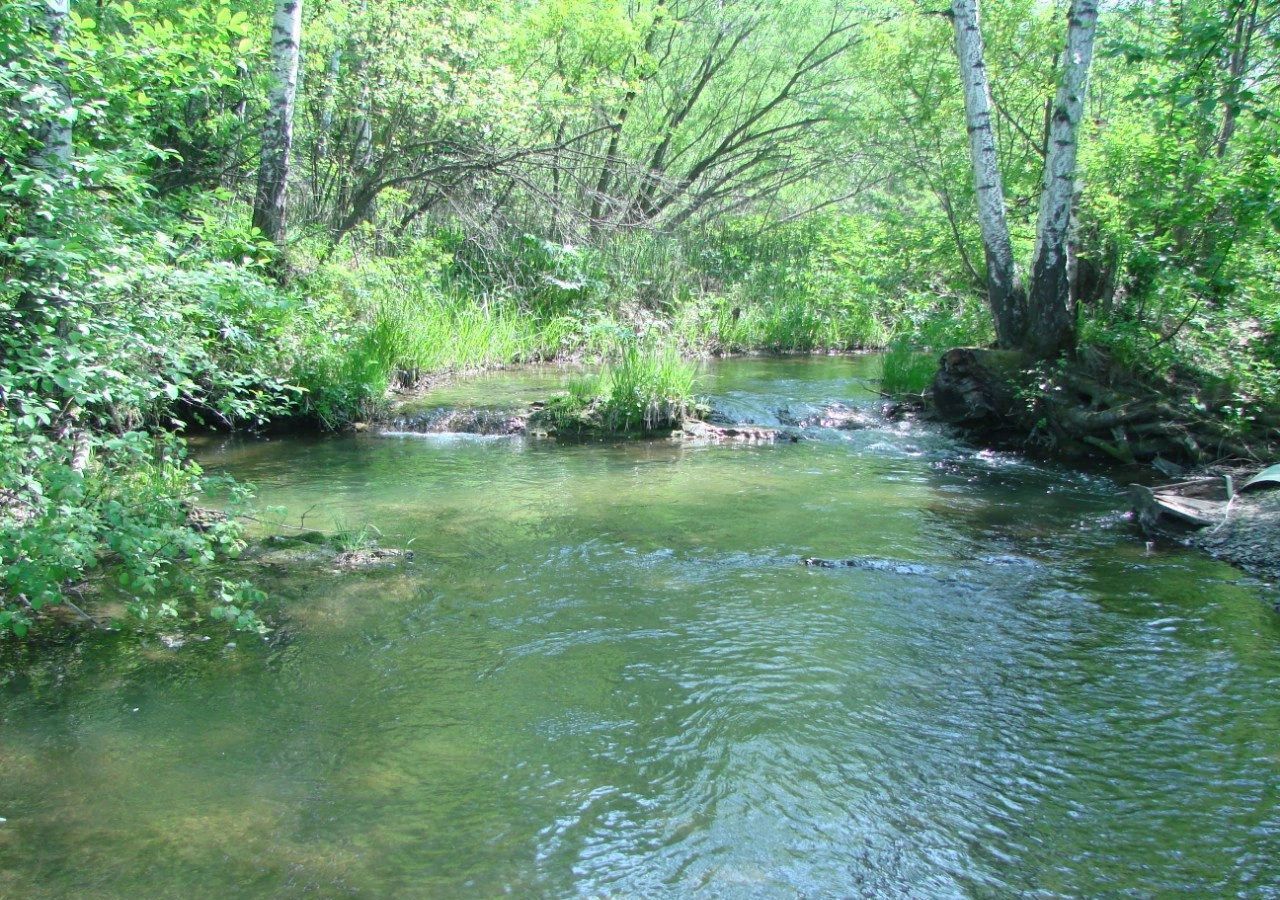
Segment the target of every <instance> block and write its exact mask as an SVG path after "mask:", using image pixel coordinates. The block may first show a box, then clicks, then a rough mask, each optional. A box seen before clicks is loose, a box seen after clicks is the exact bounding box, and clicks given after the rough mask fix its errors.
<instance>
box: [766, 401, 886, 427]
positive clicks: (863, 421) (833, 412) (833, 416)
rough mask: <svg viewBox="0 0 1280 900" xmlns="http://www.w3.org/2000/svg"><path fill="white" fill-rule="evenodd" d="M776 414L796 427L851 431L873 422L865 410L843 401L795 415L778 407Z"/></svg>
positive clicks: (784, 423)
mask: <svg viewBox="0 0 1280 900" xmlns="http://www.w3.org/2000/svg"><path fill="white" fill-rule="evenodd" d="M776 415H777V417H778V421H779V422H781V423H782V424H783V425H790V426H794V427H796V428H834V429H837V430H840V431H851V430H853V429H855V428H866V427H868V426H869V425H871V424H873V422H874V419H873V418H872V416H871V415H870V414H868V412H867V411H866V410H864V409H856V408H854V407H852V406H846V405H845V404H843V403H833V404H831V405H830V406H826V407H823V408H822V409H819V410H815V411H813V412H809V413H805V414H802V415H796V414H795V413H794V412H792V411H791V410H789V409H780V410H778V411H777V413H776Z"/></svg>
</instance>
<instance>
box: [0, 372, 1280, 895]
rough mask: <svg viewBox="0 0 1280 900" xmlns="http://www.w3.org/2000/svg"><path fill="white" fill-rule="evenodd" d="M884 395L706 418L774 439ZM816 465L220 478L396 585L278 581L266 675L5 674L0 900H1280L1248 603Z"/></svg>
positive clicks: (501, 450)
mask: <svg viewBox="0 0 1280 900" xmlns="http://www.w3.org/2000/svg"><path fill="white" fill-rule="evenodd" d="M874 366H875V362H874V360H847V359H817V360H758V361H756V360H738V361H730V362H725V363H721V364H717V365H715V366H713V367H712V368H711V370H710V371H709V373H708V379H707V390H708V392H709V393H710V394H711V395H713V396H714V397H715V398H716V405H717V406H718V407H720V408H721V410H722V411H723V412H724V414H726V415H729V416H730V417H733V418H750V419H754V420H755V421H760V422H769V421H776V419H777V418H778V411H779V410H780V409H783V410H784V411H791V412H794V411H796V410H801V411H803V409H806V408H808V407H807V406H806V404H811V403H820V402H823V401H831V400H840V401H845V402H849V403H853V404H859V403H860V404H866V405H868V406H870V405H871V404H872V402H873V396H872V395H871V394H870V393H869V392H868V391H867V387H866V382H867V378H868V377H869V376H870V375H871V374H872V373H873V369H874ZM537 377H544V376H543V375H539V376H537ZM503 379H509V380H510V381H505V382H504V381H503ZM519 381H520V376H519V375H514V374H508V375H505V376H499V377H498V378H497V381H496V382H494V383H495V385H497V387H495V392H500V391H502V390H508V391H509V392H510V394H511V395H513V396H520V395H521V390H520V389H519ZM503 384H505V385H506V387H502V385H503ZM808 436H809V437H810V438H811V439H809V440H805V441H802V442H800V443H797V444H786V445H778V446H715V447H682V446H678V445H673V444H669V443H663V442H652V443H632V444H578V445H570V446H557V445H555V444H553V443H549V442H545V441H544V442H539V441H528V442H526V441H522V440H520V439H510V438H502V439H476V438H457V437H449V436H438V435H437V436H427V437H422V436H419V437H413V436H402V437H375V436H358V437H349V438H331V439H327V440H311V441H302V440H278V441H270V442H258V443H238V444H237V443H228V444H226V445H225V446H221V447H215V448H211V449H210V450H209V451H208V452H207V454H206V462H207V463H208V464H209V465H210V466H211V467H212V468H215V469H216V468H224V469H225V470H227V471H230V472H232V473H234V474H236V475H237V476H240V477H242V478H245V479H249V480H252V481H255V482H256V483H257V485H258V487H259V491H260V496H261V501H262V503H263V504H264V505H268V506H270V505H280V506H283V507H286V508H287V510H288V512H289V515H291V516H292V517H293V518H294V520H296V519H297V517H299V516H300V515H302V514H304V513H306V515H307V517H308V518H307V521H308V523H309V524H313V525H321V526H323V525H327V524H329V522H331V521H332V520H334V519H339V520H342V521H345V522H360V523H363V522H372V523H374V524H375V525H376V526H377V527H378V528H379V529H380V530H381V532H382V534H383V543H384V544H385V545H388V546H403V545H406V544H410V545H411V547H412V548H413V549H414V550H415V551H416V559H415V560H414V562H412V563H410V564H408V565H406V566H402V567H399V568H391V569H388V570H384V571H380V572H365V573H355V574H347V575H336V574H332V573H329V572H327V571H325V570H319V571H316V572H312V573H309V574H307V575H306V576H305V577H302V578H293V579H273V578H272V576H266V578H267V581H268V583H269V584H272V585H274V586H275V587H276V588H277V589H278V590H280V591H281V592H282V594H283V595H284V597H285V609H286V611H287V613H288V623H287V627H286V629H285V630H286V634H285V635H284V636H282V637H281V638H280V639H279V640H277V641H275V642H273V643H260V642H258V641H257V640H256V639H252V638H247V637H244V636H240V637H236V638H232V640H235V641H236V643H237V644H238V646H237V647H235V648H229V647H225V646H224V644H225V642H226V641H227V640H228V638H227V637H226V636H225V635H223V636H221V637H219V638H218V639H217V640H214V641H211V642H209V643H205V644H189V645H187V646H185V647H183V648H182V649H180V650H178V651H171V650H166V649H164V648H162V647H160V646H159V645H158V644H157V645H155V646H145V647H143V648H134V649H129V648H130V646H131V645H130V644H129V643H128V642H127V641H125V640H124V639H121V638H111V637H104V638H100V639H95V640H86V641H84V642H82V643H80V644H79V645H78V646H77V647H76V648H75V649H74V650H73V651H71V652H70V653H69V654H68V655H67V656H66V657H65V663H64V664H61V665H56V666H54V665H46V666H41V667H38V668H37V669H36V672H35V674H32V675H29V676H24V677H14V676H10V677H9V678H8V680H7V682H6V684H5V686H4V688H3V690H2V691H0V702H2V703H3V709H2V711H0V775H2V776H3V777H2V778H0V817H4V818H6V819H7V820H8V821H7V822H6V823H4V824H2V825H0V896H5V897H46V896H59V897H63V896H85V897H133V898H139V897H184V898H191V897H227V896H245V895H273V896H300V895H313V896H321V897H331V896H347V895H351V896H368V897H471V896H478V897H491V896H496V895H502V894H511V895H515V896H521V897H527V896H536V897H542V896H591V897H604V896H609V897H613V896H617V897H684V896H707V897H795V896H805V897H826V896H832V897H836V896H840V897H843V896H890V897H893V896H903V897H952V896H982V897H987V896H1014V895H1028V894H1033V895H1036V896H1059V895H1078V896H1118V895H1123V896H1135V897H1138V896H1141V897H1146V896H1153V895H1161V894H1165V895H1174V894H1177V895H1180V896H1221V895H1227V894H1231V895H1241V896H1251V897H1274V896H1280V865H1278V864H1277V862H1276V859H1277V857H1278V856H1280V617H1278V616H1276V614H1275V613H1273V612H1272V611H1271V609H1270V606H1269V605H1268V604H1269V602H1272V601H1274V599H1275V592H1274V589H1272V588H1266V587H1264V586H1261V585H1259V584H1257V583H1256V582H1252V581H1249V580H1248V579H1245V578H1243V577H1242V576H1239V575H1238V574H1236V573H1235V572H1234V571H1233V570H1232V569H1230V568H1227V567H1225V566H1222V565H1219V564H1217V563H1214V562H1212V561H1210V560H1207V559H1205V558H1202V557H1199V556H1196V555H1192V554H1187V553H1183V552H1180V551H1176V550H1170V549H1160V548H1157V549H1156V550H1155V551H1154V552H1150V553H1148V551H1147V549H1146V548H1145V547H1144V545H1143V543H1142V541H1140V540H1138V539H1136V538H1135V537H1134V535H1133V534H1132V532H1131V531H1130V527H1129V525H1128V524H1127V523H1126V522H1125V521H1124V520H1123V517H1122V511H1123V510H1122V506H1123V503H1122V501H1121V500H1119V499H1117V496H1116V492H1115V489H1114V486H1112V485H1110V484H1108V483H1107V482H1106V481H1103V480H1100V479H1097V478H1094V477H1090V476H1085V475H1080V474H1077V473H1072V472H1069V471H1066V470H1056V469H1046V468H1042V467H1037V466H1034V465H1031V464H1028V463H1026V462H1024V461H1021V460H1019V459H1018V458H1016V457H1012V456H1006V455H1000V454H991V453H979V452H975V451H973V450H972V449H967V448H965V447H964V446H962V445H959V444H957V443H955V442H954V441H952V440H950V439H948V438H947V437H945V436H943V435H941V434H939V433H936V432H934V431H931V430H929V429H928V428H924V427H920V426H907V425H895V424H888V423H881V424H877V425H873V426H870V427H867V428H862V429H858V430H854V431H848V432H834V431H825V432H824V431H821V430H814V431H811V432H809V434H808ZM815 555H816V556H825V557H852V556H858V557H868V558H874V560H879V561H882V562H876V563H875V565H877V566H878V568H859V569H834V570H828V569H811V568H806V567H804V566H802V565H800V563H799V560H800V559H801V558H802V557H806V556H815ZM899 563H912V564H915V565H914V567H909V568H905V569H904V568H901V567H897V568H895V566H896V565H897V564H899Z"/></svg>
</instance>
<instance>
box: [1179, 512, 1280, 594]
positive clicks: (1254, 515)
mask: <svg viewBox="0 0 1280 900" xmlns="http://www.w3.org/2000/svg"><path fill="white" fill-rule="evenodd" d="M1163 534H1164V536H1165V537H1166V538H1168V539H1171V540H1176V541H1178V542H1179V543H1181V544H1183V545H1185V546H1187V547H1192V548H1195V549H1197V550H1201V551H1203V552H1205V553H1207V554H1209V555H1210V556H1212V557H1213V558H1214V559H1220V560H1222V561H1224V562H1228V563H1231V564H1232V565H1234V566H1237V567H1239V568H1241V569H1243V570H1244V571H1246V572H1249V573H1250V574H1253V575H1257V576H1259V577H1261V578H1266V579H1268V580H1270V581H1272V582H1280V491H1277V490H1268V491H1257V492H1254V493H1248V494H1236V495H1235V496H1234V497H1233V498H1232V500H1231V502H1230V503H1229V504H1228V505H1227V509H1226V512H1225V515H1224V516H1223V518H1222V520H1221V521H1220V522H1218V523H1217V524H1214V525H1209V526H1204V527H1202V528H1198V529H1195V530H1191V531H1187V530H1185V529H1184V530H1166V531H1164V532H1163ZM1275 605H1276V607H1277V609H1278V610H1280V596H1278V597H1276V598H1275Z"/></svg>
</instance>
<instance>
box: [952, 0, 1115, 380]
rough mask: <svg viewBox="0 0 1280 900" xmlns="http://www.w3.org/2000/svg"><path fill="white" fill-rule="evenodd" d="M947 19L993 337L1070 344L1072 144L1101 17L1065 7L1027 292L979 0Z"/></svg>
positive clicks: (1077, 2)
mask: <svg viewBox="0 0 1280 900" xmlns="http://www.w3.org/2000/svg"><path fill="white" fill-rule="evenodd" d="M951 20H952V24H953V26H954V28H955V38H956V56H957V58H958V59H959V62H960V80H961V84H962V85H963V87H964V105H965V118H966V123H965V124H966V126H967V128H968V132H969V155H970V158H971V160H972V163H973V176H974V183H975V187H976V190H977V198H978V220H979V225H980V227H981V231H982V243H983V248H984V250H985V251H986V258H987V294H988V300H989V302H990V304H991V312H992V315H993V317H994V319H995V326H996V341H997V343H998V344H999V345H1000V346H1001V347H1006V348H1012V349H1019V350H1027V351H1029V352H1031V353H1034V354H1036V355H1037V356H1043V357H1048V356H1053V355H1054V354H1056V353H1058V352H1060V351H1062V350H1065V349H1068V348H1069V347H1070V346H1071V345H1072V343H1073V341H1074V339H1075V309H1074V306H1073V298H1072V297H1071V290H1070V277H1069V271H1068V240H1069V236H1070V228H1071V210H1072V200H1073V198H1074V196H1075V188H1076V147H1077V141H1078V138H1079V131H1080V119H1081V116H1082V114H1083V110H1084V89H1085V84H1086V82H1087V80H1088V76H1089V66H1090V64H1091V62H1092V60H1093V39H1094V34H1095V31H1096V28H1097V21H1098V5H1097V0H1073V2H1072V4H1071V8H1070V10H1069V12H1068V14H1067V41H1066V49H1065V53H1064V62H1063V66H1062V74H1061V78H1060V80H1059V83H1058V90H1057V96H1056V97H1055V99H1054V102H1053V106H1052V109H1051V114H1050V116H1049V121H1048V133H1047V135H1046V137H1047V148H1046V154H1045V165H1044V180H1043V185H1042V188H1041V192H1040V214H1039V219H1038V222H1037V226H1036V249H1035V255H1034V258H1033V262H1032V270H1031V271H1032V283H1031V289H1030V295H1029V296H1028V293H1027V290H1026V288H1025V287H1024V286H1023V284H1022V280H1021V277H1020V275H1019V272H1018V267H1017V260H1016V258H1015V256H1014V253H1013V246H1012V242H1011V240H1010V237H1009V226H1008V222H1007V220H1006V217H1005V200H1004V187H1003V183H1002V181H1001V176H1000V156H999V149H998V147H997V146H996V139H995V132H994V130H993V128H992V121H991V117H992V102H991V86H990V83H989V81H988V77H987V67H986V60H985V51H984V48H983V41H982V31H981V25H980V21H979V14H978V0H954V2H953V3H952V5H951Z"/></svg>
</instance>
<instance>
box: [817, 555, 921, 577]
mask: <svg viewBox="0 0 1280 900" xmlns="http://www.w3.org/2000/svg"><path fill="white" fill-rule="evenodd" d="M803 563H804V564H805V565H806V566H811V567H813V568H818V569H870V570H871V571H873V572H889V573H891V574H893V575H921V576H925V577H933V576H935V575H936V574H937V573H936V572H935V571H934V570H933V569H931V568H929V567H928V566H922V565H920V564H918V563H908V562H901V561H899V560H896V559H883V558H881V557H878V556H855V557H853V558H851V559H822V558H821V557H817V556H810V557H808V558H807V559H804V560H803Z"/></svg>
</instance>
